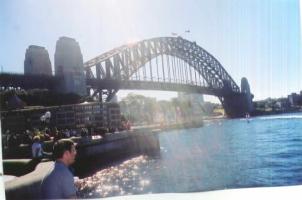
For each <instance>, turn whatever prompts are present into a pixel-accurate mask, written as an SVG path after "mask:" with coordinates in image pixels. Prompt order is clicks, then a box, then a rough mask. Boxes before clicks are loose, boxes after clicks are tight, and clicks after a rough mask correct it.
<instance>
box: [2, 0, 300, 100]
mask: <svg viewBox="0 0 302 200" xmlns="http://www.w3.org/2000/svg"><path fill="white" fill-rule="evenodd" d="M0 27H1V29H0V44H1V48H0V65H1V66H2V69H3V71H5V72H18V73H23V61H24V55H25V51H26V48H27V47H28V46H29V45H32V44H35V45H40V46H44V47H45V48H46V49H47V50H48V52H49V55H50V58H51V61H52V64H53V57H54V50H55V44H56V41H57V40H58V38H59V37H60V36H68V37H72V38H75V39H76V40H77V41H78V42H79V44H80V46H81V50H82V53H83V57H84V61H87V60H89V59H91V58H93V57H95V56H97V55H100V54H102V53H104V52H106V51H108V50H110V49H112V48H115V47H118V46H121V45H123V44H125V43H127V42H129V41H134V40H141V39H146V38H152V37H158V36H171V32H175V33H179V34H182V35H183V37H185V38H187V39H189V40H191V41H196V43H197V44H198V45H200V46H201V47H203V48H204V49H206V50H207V51H208V52H210V53H211V54H212V55H214V57H216V58H217V59H218V60H219V62H220V63H221V64H222V65H223V66H224V68H225V69H226V70H227V71H228V72H229V74H230V75H231V76H232V77H233V79H234V80H235V82H236V83H237V84H238V85H240V79H241V78H242V77H247V78H248V80H249V82H250V85H251V90H252V92H253V93H254V95H255V99H256V100H257V99H264V98H267V97H280V96H286V95H287V94H289V93H291V92H299V91H300V90H301V89H302V79H301V74H302V69H301V66H300V57H301V56H300V54H301V51H300V46H301V41H300V11H299V1H298V0H165V1H163V0H152V1H151V0H89V1H87V0H43V1H40V0H22V1H18V0H1V1H0ZM187 29H189V30H190V33H189V34H184V31H185V30H187ZM156 94H158V95H159V96H158V97H159V98H164V97H165V96H167V95H166V94H167V93H166V92H164V93H161V95H160V94H159V93H155V92H151V95H153V96H154V95H156ZM161 96H162V97H161ZM168 96H169V95H168ZM170 96H171V95H170Z"/></svg>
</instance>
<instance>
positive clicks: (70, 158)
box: [41, 139, 77, 199]
mask: <svg viewBox="0 0 302 200" xmlns="http://www.w3.org/2000/svg"><path fill="white" fill-rule="evenodd" d="M76 154H77V152H76V149H75V144H74V143H73V142H72V141H71V140H68V139H61V140H59V141H57V142H56V143H55V144H54V148H53V156H54V159H55V160H56V161H55V163H54V167H53V169H52V170H51V171H50V172H49V173H48V174H47V175H46V176H45V177H44V179H43V181H42V185H41V195H42V198H43V199H75V198H76V197H77V196H76V188H75V185H74V178H73V175H72V173H71V172H70V170H69V168H68V167H69V166H70V165H71V164H73V163H74V161H75V157H76Z"/></svg>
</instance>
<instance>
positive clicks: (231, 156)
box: [76, 113, 302, 198]
mask: <svg viewBox="0 0 302 200" xmlns="http://www.w3.org/2000/svg"><path fill="white" fill-rule="evenodd" d="M159 139H160V146H161V152H160V156H159V157H157V158H151V157H146V156H138V157H135V158H129V159H128V160H126V161H124V162H122V163H117V164H116V165H115V166H113V167H109V168H106V169H103V170H100V171H98V172H96V173H95V174H94V175H92V176H90V177H87V178H84V179H80V180H78V181H77V182H76V183H77V186H78V188H79V194H80V196H81V197H86V198H88V197H90V198H98V197H107V196H116V195H129V194H146V193H171V192H197V191H209V190H220V189H226V188H246V187H262V186H284V185H298V184H302V114H300V113H298V114H284V115H273V116H263V117H255V118H250V120H249V121H247V120H246V119H227V120H220V121H213V122H210V123H207V124H205V126H204V127H201V128H192V129H182V130H173V131H167V132H162V133H160V135H159Z"/></svg>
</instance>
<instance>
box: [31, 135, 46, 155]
mask: <svg viewBox="0 0 302 200" xmlns="http://www.w3.org/2000/svg"><path fill="white" fill-rule="evenodd" d="M33 141H34V143H33V144H32V145H31V152H32V157H33V158H42V157H43V149H42V144H41V142H40V137H39V136H35V137H34V139H33Z"/></svg>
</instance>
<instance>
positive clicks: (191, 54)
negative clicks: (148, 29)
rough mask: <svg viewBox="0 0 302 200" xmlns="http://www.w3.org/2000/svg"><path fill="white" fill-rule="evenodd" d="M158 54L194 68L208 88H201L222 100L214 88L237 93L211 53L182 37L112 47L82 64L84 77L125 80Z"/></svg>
mask: <svg viewBox="0 0 302 200" xmlns="http://www.w3.org/2000/svg"><path fill="white" fill-rule="evenodd" d="M161 55H169V56H174V57H177V58H179V59H181V60H183V61H184V62H186V63H187V64H188V65H189V66H190V67H193V68H194V69H195V70H196V71H197V72H198V73H199V75H201V76H202V77H203V79H204V80H205V81H206V83H207V86H208V88H204V89H208V90H211V91H214V92H212V94H213V95H216V96H218V97H219V99H220V100H221V101H223V98H222V96H223V95H221V94H222V93H220V94H218V92H216V93H215V91H222V90H227V92H228V93H237V94H238V93H240V88H239V87H238V86H237V84H236V83H235V81H234V80H233V79H232V77H231V76H230V75H229V74H228V73H227V71H226V70H225V69H224V68H223V66H222V65H221V64H220V63H219V61H218V60H217V59H216V58H215V57H214V56H212V55H211V54H210V53H208V52H207V51H206V50H204V49H203V48H202V47H200V46H198V45H197V44H196V43H195V42H190V41H188V40H186V39H183V38H181V37H158V38H152V39H148V40H142V41H139V42H136V43H133V44H129V45H123V46H121V47H118V48H115V49H113V50H111V51H109V52H107V53H104V54H102V55H100V56H98V57H96V58H93V59H91V60H89V61H87V62H85V63H84V68H85V72H86V78H87V80H92V82H93V80H105V81H107V82H108V81H109V82H110V81H113V82H114V81H116V82H121V81H124V82H126V81H127V80H130V78H131V76H133V75H134V74H135V73H136V72H137V71H138V70H139V69H140V68H141V67H142V66H144V65H145V64H146V63H148V62H150V61H151V60H152V59H153V58H156V57H158V56H161ZM103 83H104V82H103ZM167 84H169V83H167ZM94 89H96V90H95V92H97V91H98V92H99V91H100V88H94ZM103 89H104V88H103ZM118 89H119V88H118V86H117V88H116V89H115V90H111V91H109V93H108V96H109V98H110V97H112V96H113V94H114V93H116V92H117V90H118Z"/></svg>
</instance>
